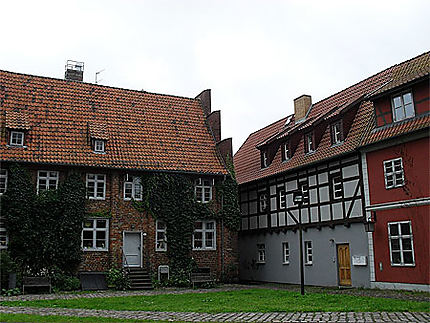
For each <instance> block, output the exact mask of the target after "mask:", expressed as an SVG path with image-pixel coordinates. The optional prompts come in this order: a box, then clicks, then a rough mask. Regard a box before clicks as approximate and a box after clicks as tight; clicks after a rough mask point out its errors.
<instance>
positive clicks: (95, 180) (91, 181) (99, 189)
mask: <svg viewBox="0 0 430 323" xmlns="http://www.w3.org/2000/svg"><path fill="white" fill-rule="evenodd" d="M105 193H106V175H104V174H87V198H89V199H92V200H104V199H105Z"/></svg>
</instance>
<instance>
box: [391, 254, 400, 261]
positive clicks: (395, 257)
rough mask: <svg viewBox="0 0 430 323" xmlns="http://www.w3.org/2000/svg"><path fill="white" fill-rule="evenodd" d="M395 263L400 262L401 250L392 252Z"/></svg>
mask: <svg viewBox="0 0 430 323" xmlns="http://www.w3.org/2000/svg"><path fill="white" fill-rule="evenodd" d="M391 254H392V256H393V264H400V251H396V252H392V253H391Z"/></svg>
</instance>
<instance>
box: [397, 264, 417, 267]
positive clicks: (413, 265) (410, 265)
mask: <svg viewBox="0 0 430 323" xmlns="http://www.w3.org/2000/svg"><path fill="white" fill-rule="evenodd" d="M391 267H415V264H405V265H402V264H391Z"/></svg>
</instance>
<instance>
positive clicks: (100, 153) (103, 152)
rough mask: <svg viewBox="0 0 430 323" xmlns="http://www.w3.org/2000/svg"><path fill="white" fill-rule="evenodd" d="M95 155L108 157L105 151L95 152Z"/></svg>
mask: <svg viewBox="0 0 430 323" xmlns="http://www.w3.org/2000/svg"><path fill="white" fill-rule="evenodd" d="M93 153H94V154H98V155H106V152H105V151H93Z"/></svg>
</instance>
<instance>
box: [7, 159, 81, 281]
mask: <svg viewBox="0 0 430 323" xmlns="http://www.w3.org/2000/svg"><path fill="white" fill-rule="evenodd" d="M85 201H86V199H85V185H84V183H83V181H82V179H81V177H80V175H79V174H73V173H72V174H70V175H69V176H68V177H67V178H66V180H65V181H64V182H62V183H61V184H60V185H59V187H58V189H57V190H52V191H45V192H40V194H39V195H37V194H36V191H35V189H34V185H33V184H32V181H31V179H30V176H29V174H28V172H27V171H26V170H25V169H24V168H22V167H20V166H18V165H12V167H11V168H10V169H9V178H8V189H7V191H6V193H5V194H4V195H3V196H2V198H1V205H2V213H3V214H4V216H5V217H6V221H7V226H8V227H7V229H8V235H9V252H10V254H11V256H12V257H13V258H14V259H15V260H16V261H17V262H18V263H19V264H20V265H21V269H22V270H23V271H28V272H30V273H33V274H39V273H40V272H42V271H48V272H50V273H52V272H58V271H60V272H64V273H69V274H71V273H73V272H74V271H75V270H76V269H77V266H78V265H79V263H80V262H81V257H82V250H81V231H82V221H83V220H84V216H85Z"/></svg>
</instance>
